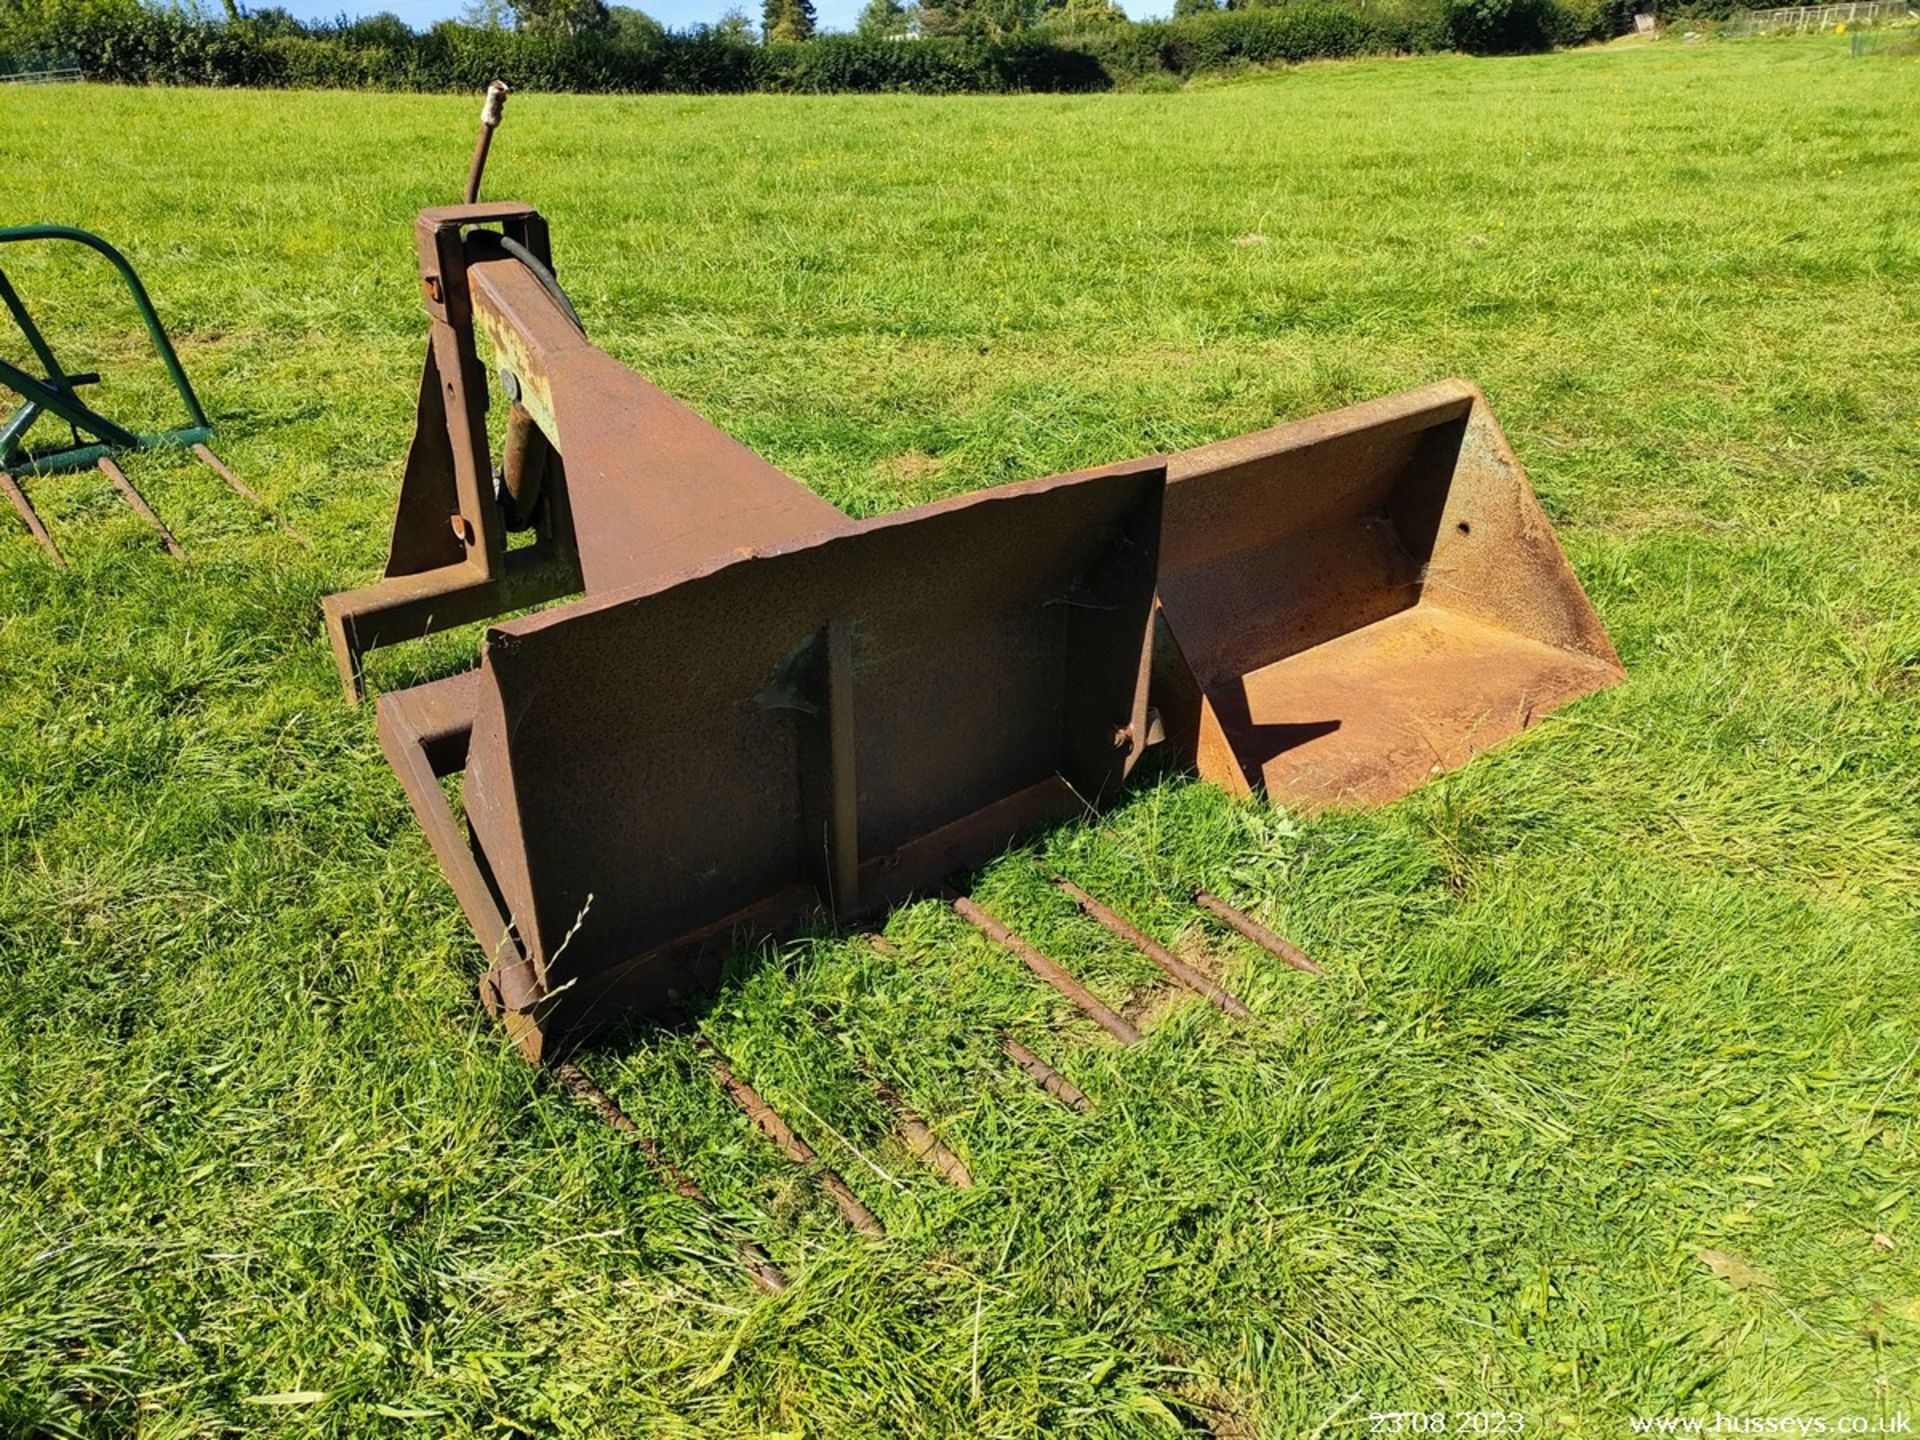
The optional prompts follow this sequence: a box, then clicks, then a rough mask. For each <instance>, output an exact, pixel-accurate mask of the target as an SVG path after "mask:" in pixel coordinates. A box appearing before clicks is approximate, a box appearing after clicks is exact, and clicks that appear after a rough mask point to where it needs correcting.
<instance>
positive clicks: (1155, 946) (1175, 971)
mask: <svg viewBox="0 0 1920 1440" xmlns="http://www.w3.org/2000/svg"><path fill="white" fill-rule="evenodd" d="M1053 883H1054V884H1056V885H1058V886H1059V887H1060V888H1061V889H1062V890H1063V891H1065V892H1066V893H1067V894H1068V895H1069V896H1071V897H1072V899H1073V902H1074V904H1076V905H1078V906H1079V907H1080V908H1081V909H1082V910H1084V911H1086V912H1087V914H1088V915H1090V916H1092V917H1093V918H1094V919H1095V920H1096V921H1098V922H1099V923H1100V925H1101V926H1102V927H1103V928H1105V929H1106V930H1107V931H1108V932H1109V933H1110V934H1114V935H1118V936H1119V937H1120V938H1121V939H1122V940H1124V941H1126V942H1127V943H1128V944H1129V945H1131V946H1133V948H1134V949H1136V950H1138V951H1139V952H1140V953H1141V954H1142V955H1145V956H1146V957H1147V958H1148V959H1149V960H1151V961H1153V963H1154V964H1156V965H1158V966H1159V967H1160V968H1161V969H1162V970H1164V971H1166V972H1167V974H1168V976H1170V977H1171V978H1172V979H1174V980H1176V981H1178V982H1179V983H1180V984H1182V985H1184V986H1186V987H1187V988H1188V989H1189V990H1192V991H1195V992H1196V993H1198V994H1201V995H1204V996H1206V997H1207V999H1209V1000H1211V1001H1212V1002H1213V1003H1214V1004H1215V1005H1217V1006H1219V1007H1220V1009H1222V1010H1224V1011H1226V1012H1227V1014H1229V1015H1231V1016H1233V1017H1234V1018H1236V1019H1239V1020H1245V1019H1247V1018H1248V1017H1249V1015H1250V1013H1251V1012H1249V1011H1248V1009H1247V1007H1246V1006H1245V1005H1242V1004H1241V1003H1240V1002H1239V1001H1238V1000H1236V999H1234V997H1233V996H1231V995H1229V994H1228V993H1227V992H1226V991H1225V990H1222V989H1221V988H1220V987H1219V986H1218V985H1216V984H1214V983H1213V981H1212V980H1210V979H1208V978H1207V976H1206V975H1204V974H1202V973H1201V972H1200V971H1199V970H1197V969H1195V968H1194V967H1193V966H1191V965H1189V964H1188V963H1187V962H1186V961H1184V960H1182V959H1181V958H1180V957H1179V956H1178V955H1175V954H1174V953H1173V952H1172V951H1171V950H1169V949H1167V947H1166V946H1164V945H1162V944H1161V943H1160V942H1159V941H1158V940H1156V939H1154V938H1153V937H1152V936H1151V935H1149V934H1147V933H1146V932H1145V931H1144V930H1140V929H1138V928H1136V927H1135V926H1133V925H1130V924H1128V923H1127V921H1126V920H1125V919H1123V918H1122V917H1121V916H1120V915H1119V914H1117V913H1116V912H1114V911H1112V910H1110V909H1108V908H1107V907H1106V906H1105V905H1102V904H1101V903H1100V902H1099V901H1098V900H1096V899H1094V898H1093V896H1091V895H1089V894H1088V893H1087V892H1086V891H1084V890H1082V889H1081V888H1080V887H1079V886H1078V885H1076V884H1074V883H1073V882H1072V881H1071V880H1069V879H1067V878H1066V877H1065V876H1061V875H1056V876H1054V877H1053Z"/></svg>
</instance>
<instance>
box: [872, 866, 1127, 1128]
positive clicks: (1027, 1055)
mask: <svg viewBox="0 0 1920 1440" xmlns="http://www.w3.org/2000/svg"><path fill="white" fill-rule="evenodd" d="M949 898H951V897H949ZM862 938H863V939H864V940H865V941H866V942H867V943H868V944H869V945H871V946H872V947H873V948H874V949H875V950H877V951H879V952H880V953H881V954H882V955H898V954H899V953H900V947H899V946H898V945H895V944H894V943H893V942H892V941H891V940H889V939H887V937H886V936H884V935H879V934H875V933H872V932H868V933H867V934H866V935H864V936H863V937H862ZM1000 1049H1001V1051H1002V1052H1003V1053H1004V1054H1005V1055H1006V1056H1007V1058H1008V1059H1010V1060H1012V1061H1013V1063H1014V1064H1016V1065H1018V1066H1019V1067H1020V1068H1021V1069H1022V1070H1024V1071H1026V1073H1027V1075H1028V1076H1029V1077H1031V1078H1032V1079H1033V1081H1034V1082H1035V1083H1036V1084H1038V1085H1039V1086H1040V1088H1041V1089H1043V1090H1045V1091H1046V1092H1047V1093H1048V1094H1049V1095H1052V1096H1053V1097H1054V1098H1055V1099H1057V1100H1060V1101H1063V1102H1064V1103H1066V1104H1067V1105H1070V1106H1072V1107H1073V1108H1074V1109H1075V1110H1083V1111H1084V1110H1087V1109H1089V1108H1091V1106H1092V1103H1093V1102H1092V1101H1090V1100H1088V1099H1087V1097H1086V1095H1085V1094H1083V1093H1082V1092H1081V1091H1080V1090H1079V1089H1078V1088H1077V1087H1076V1086H1075V1085H1074V1084H1073V1082H1072V1081H1070V1080H1068V1079H1067V1077H1066V1076H1064V1075H1062V1074H1061V1073H1060V1072H1059V1071H1058V1070H1056V1069H1054V1068H1053V1067H1052V1066H1051V1065H1049V1064H1047V1062H1046V1061H1044V1060H1042V1059H1041V1058H1040V1057H1039V1056H1038V1055H1036V1054H1034V1053H1033V1051H1031V1050H1029V1049H1028V1048H1027V1047H1026V1046H1024V1045H1022V1044H1021V1043H1020V1042H1019V1041H1018V1040H1015V1039H1014V1038H1013V1037H1012V1036H1011V1035H1008V1034H1006V1033H1005V1032H1002V1033H1001V1035H1000ZM909 1143H911V1141H909Z"/></svg>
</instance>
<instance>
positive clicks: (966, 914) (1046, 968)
mask: <svg viewBox="0 0 1920 1440" xmlns="http://www.w3.org/2000/svg"><path fill="white" fill-rule="evenodd" d="M953 908H954V909H955V910H956V911H958V912H959V914H960V915H961V917H962V918H963V919H965V920H966V922H967V923H968V924H969V925H971V926H973V928H974V929H976V930H978V931H979V932H980V933H981V934H982V935H985V936H986V937H987V938H988V939H990V940H992V941H994V942H995V943H996V944H998V945H1000V946H1001V947H1002V948H1003V949H1006V950H1011V951H1012V952H1013V953H1014V954H1015V955H1017V956H1019V957H1020V960H1021V962H1022V963H1023V964H1024V965H1025V966H1026V967H1027V968H1028V969H1029V970H1031V971H1032V972H1033V973H1034V974H1036V975H1038V976H1039V977H1040V978H1041V979H1042V980H1044V981H1046V982H1047V984H1049V985H1051V986H1052V987H1053V988H1054V989H1056V990H1058V991H1059V992H1060V993H1061V994H1062V995H1064V996H1066V997H1067V999H1069V1000H1071V1001H1072V1002H1073V1003H1074V1004H1075V1005H1076V1006H1078V1007H1079V1009H1080V1010H1081V1012H1082V1013H1084V1014H1085V1015H1086V1016H1087V1018H1088V1019H1090V1020H1092V1021H1093V1022H1094V1024H1096V1025H1098V1026H1099V1027H1100V1028H1101V1029H1102V1030H1104V1031H1106V1032H1107V1033H1108V1034H1109V1035H1111V1036H1113V1038H1114V1039H1116V1040H1118V1041H1119V1042H1120V1043H1121V1044H1122V1045H1133V1044H1137V1043H1138V1042H1139V1039H1140V1032H1139V1031H1138V1030H1136V1029H1134V1028H1133V1026H1131V1025H1129V1024H1128V1023H1127V1022H1126V1021H1125V1020H1123V1019H1122V1018H1121V1017H1120V1015H1119V1013H1118V1012H1117V1011H1115V1010H1114V1009H1113V1008H1112V1007H1111V1006H1109V1005H1107V1004H1106V1003H1105V1002H1104V1001H1102V1000H1101V999H1100V997H1099V996H1097V995H1095V994H1094V993H1093V992H1092V991H1091V990H1089V989H1087V987H1086V986H1084V985H1082V984H1081V983H1080V982H1079V981H1078V980H1076V979H1074V978H1073V976H1072V975H1070V974H1068V973H1067V971H1066V970H1065V969H1063V968H1062V967H1061V966H1060V965H1059V964H1057V963H1056V962H1055V961H1053V960H1050V959H1048V958H1047V957H1046V956H1045V955H1043V954H1041V953H1040V951H1038V950H1036V949H1034V948H1033V946H1031V945H1029V944H1028V943H1027V942H1026V941H1025V940H1022V939H1021V938H1020V937H1019V936H1018V935H1016V934H1014V933H1013V931H1011V930H1009V929H1008V928H1007V927H1006V926H1005V925H1003V924H1001V923H1000V921H999V920H997V919H995V918H994V916H993V915H992V913H991V912H989V911H987V910H983V909H982V908H981V907H980V906H979V905H977V904H975V903H974V902H973V901H971V900H969V899H967V897H966V896H964V895H961V896H957V897H955V899H954V902H953Z"/></svg>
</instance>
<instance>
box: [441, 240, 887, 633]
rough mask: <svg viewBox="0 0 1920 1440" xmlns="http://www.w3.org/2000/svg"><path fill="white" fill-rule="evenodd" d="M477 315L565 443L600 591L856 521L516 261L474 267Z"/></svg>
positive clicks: (583, 541)
mask: <svg viewBox="0 0 1920 1440" xmlns="http://www.w3.org/2000/svg"><path fill="white" fill-rule="evenodd" d="M468 275H469V279H470V282H471V284H472V286H473V297H474V318H475V322H476V324H477V326H478V328H479V330H480V332H481V333H482V334H484V335H486V336H487V337H488V338H489V339H490V340H491V341H492V343H493V345H494V347H495V351H496V353H497V354H498V355H499V356H500V360H501V363H502V364H503V365H505V366H506V367H507V368H508V369H509V370H511V371H513V373H514V375H515V376H516V377H517V378H518V381H519V384H520V391H521V403H523V404H524V405H525V406H526V407H527V410H528V412H529V413H530V414H531V415H532V416H533V418H534V419H535V421H536V422H538V423H539V425H540V428H541V430H542V431H543V432H544V433H545V434H546V436H547V438H548V439H549V440H551V441H552V442H553V446H554V448H555V449H556V450H558V451H559V453H560V455H561V457H562V460H563V462H564V465H565V468H566V486H567V495H568V499H569V503H570V504H571V507H572V511H573V528H574V533H575V536H576V537H577V544H578V548H579V554H580V575H581V582H582V587H583V588H584V589H585V591H586V593H587V594H589V595H600V594H606V593H608V592H610V591H612V590H615V589H618V588H619V587H621V586H623V585H635V584H640V583H643V582H651V581H656V580H658V579H659V578H660V577H662V576H664V575H669V574H674V573H677V572H680V571H684V570H687V569H689V568H691V567H693V566H696V565H702V564H706V563H709V562H711V561H713V560H714V559H716V558H718V557H720V556H727V555H738V554H742V553H744V552H746V551H747V550H750V549H756V548H766V547H768V546H774V545H779V544H782V543H785V542H789V541H793V540H797V539H800V538H802V537H809V536H817V535H822V534H827V533H830V532H837V533H846V532H849V531H852V530H853V529H854V528H856V525H857V522H856V521H854V520H852V519H849V518H848V517H847V516H846V515H843V514H842V513H841V512H840V511H839V510H837V509H835V508H834V507H833V506H832V505H830V504H829V503H828V502H827V501H825V500H822V499H821V498H820V497H819V496H818V495H815V494H814V493H813V492H812V491H811V490H808V489H807V488H806V487H805V486H804V485H802V484H801V483H800V482H799V481H797V480H795V479H794V478H793V477H792V476H790V475H788V474H786V473H785V472H784V471H782V470H780V469H779V468H778V467H776V466H774V465H772V464H770V463H769V462H768V461H766V460H764V459H762V458H761V457H760V456H759V455H756V454H755V453H754V452H753V451H752V450H750V449H748V448H747V447H746V446H745V445H742V444H741V443H740V442H739V441H738V440H736V439H734V438H733V437H732V436H731V435H729V434H727V433H726V432H725V431H724V430H722V429H720V428H719V427H718V426H716V425H714V424H712V423H711V422H710V421H708V420H705V419H703V418H702V417H701V416H700V415H698V414H697V413H695V412H694V410H693V409H692V408H691V407H690V406H688V405H685V404H683V403H682V402H680V401H679V400H676V399H674V398H673V397H672V396H671V395H669V394H667V393H666V392H665V391H664V390H662V389H660V388H659V387H658V386H656V385H653V384H651V383H650V382H648V381H647V380H646V379H645V378H643V377H642V376H640V375H637V374H635V373H634V372H633V371H632V370H630V369H628V368H627V367H626V366H625V365H622V364H621V363H620V362H619V361H618V360H615V359H614V358H613V357H612V356H611V355H608V354H607V353H606V352H604V351H602V350H598V349H596V348H595V347H594V346H593V345H591V344H590V343H589V342H588V341H587V339H586V337H585V336H583V335H582V334H581V333H580V331H579V330H578V329H576V328H575V326H574V325H573V322H572V321H570V320H569V319H567V317H566V315H565V314H564V313H563V312H562V311H561V310H560V308H559V307H558V305H556V304H555V302H554V300H553V298H552V297H551V296H550V295H549V294H548V293H547V291H546V290H545V289H544V288H542V286H541V284H540V282H539V281H538V280H537V279H536V278H535V277H534V276H533V274H532V273H531V272H530V271H529V270H528V269H527V268H526V267H525V266H524V265H522V264H521V263H520V262H519V261H517V260H514V259H512V258H501V259H497V260H479V261H476V262H475V263H474V264H473V265H472V266H471V267H470V268H469V271H468Z"/></svg>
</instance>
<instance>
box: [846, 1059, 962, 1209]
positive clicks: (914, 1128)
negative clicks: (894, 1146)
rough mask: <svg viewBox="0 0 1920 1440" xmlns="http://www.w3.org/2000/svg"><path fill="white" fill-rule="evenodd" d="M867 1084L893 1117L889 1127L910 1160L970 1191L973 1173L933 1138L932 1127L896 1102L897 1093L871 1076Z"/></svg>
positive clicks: (906, 1107)
mask: <svg viewBox="0 0 1920 1440" xmlns="http://www.w3.org/2000/svg"><path fill="white" fill-rule="evenodd" d="M867 1083H868V1084H870V1085H872V1086H873V1091H874V1094H876V1095H878V1096H879V1097H880V1103H881V1104H882V1105H884V1106H886V1107H887V1109H888V1111H889V1112H891V1114H892V1115H893V1123H894V1125H895V1127H896V1128H897V1129H898V1130H899V1132H900V1138H901V1139H902V1140H904V1141H905V1142H906V1145H907V1149H909V1150H911V1151H912V1152H913V1154H914V1158H915V1159H917V1160H919V1161H921V1162H922V1163H923V1164H925V1165H926V1166H927V1168H928V1169H930V1170H932V1171H933V1172H934V1173H935V1174H936V1175H938V1176H939V1177H940V1178H941V1179H942V1180H945V1181H946V1182H947V1183H948V1184H949V1185H951V1186H953V1187H954V1189H956V1190H971V1189H972V1188H973V1172H972V1171H970V1170H968V1169H967V1166H966V1162H965V1161H963V1160H962V1159H961V1158H960V1157H959V1156H958V1155H956V1154H954V1153H953V1151H951V1150H949V1149H948V1148H947V1147H946V1145H945V1144H943V1143H942V1142H941V1139H940V1137H939V1136H938V1135H936V1134H934V1131H933V1127H932V1126H931V1125H929V1124H927V1122H926V1121H925V1120H922V1119H921V1118H920V1117H919V1115H917V1114H915V1113H914V1111H913V1108H912V1107H911V1106H909V1105H908V1104H907V1102H906V1101H905V1100H902V1099H901V1098H900V1092H899V1091H897V1090H895V1089H894V1088H893V1087H892V1086H891V1085H889V1084H887V1082H886V1081H884V1080H881V1079H878V1078H877V1077H875V1076H871V1075H870V1076H868V1077H867Z"/></svg>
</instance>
